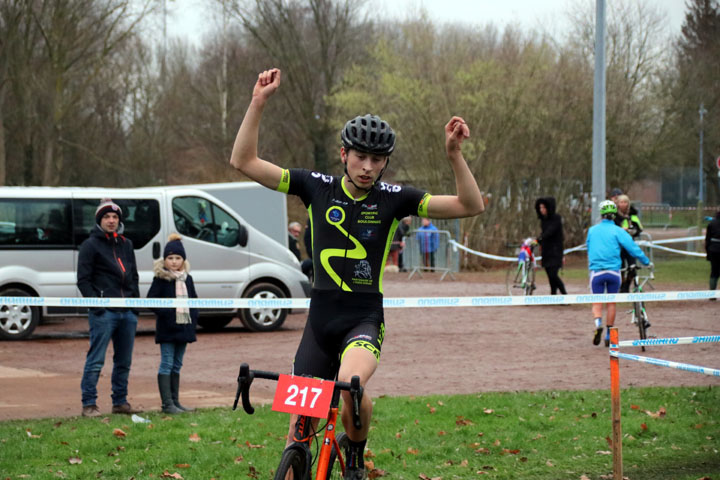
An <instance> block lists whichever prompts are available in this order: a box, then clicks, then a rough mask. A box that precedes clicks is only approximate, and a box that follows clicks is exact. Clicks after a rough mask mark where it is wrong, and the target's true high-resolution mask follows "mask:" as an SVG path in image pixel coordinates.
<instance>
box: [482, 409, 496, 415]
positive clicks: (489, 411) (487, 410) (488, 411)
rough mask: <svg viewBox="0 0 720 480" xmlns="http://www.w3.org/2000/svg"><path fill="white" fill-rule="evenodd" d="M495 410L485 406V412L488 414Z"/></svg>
mask: <svg viewBox="0 0 720 480" xmlns="http://www.w3.org/2000/svg"><path fill="white" fill-rule="evenodd" d="M494 411H495V410H493V409H492V408H485V409H483V412H484V413H487V414H488V415H490V414H491V413H493V412H494Z"/></svg>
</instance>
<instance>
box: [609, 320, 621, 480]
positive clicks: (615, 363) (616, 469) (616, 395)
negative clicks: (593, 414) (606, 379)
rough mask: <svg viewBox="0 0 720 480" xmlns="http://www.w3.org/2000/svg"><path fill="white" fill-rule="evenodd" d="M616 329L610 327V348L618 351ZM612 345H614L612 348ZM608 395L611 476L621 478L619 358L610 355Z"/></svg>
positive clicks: (615, 478)
mask: <svg viewBox="0 0 720 480" xmlns="http://www.w3.org/2000/svg"><path fill="white" fill-rule="evenodd" d="M617 344H618V330H617V328H615V327H613V328H611V329H610V350H611V351H615V352H617V351H618V347H617ZM613 345H615V347H614V348H613ZM610 397H611V399H612V452H613V478H614V480H623V468H622V427H621V426H620V359H619V358H617V357H614V356H612V355H611V356H610Z"/></svg>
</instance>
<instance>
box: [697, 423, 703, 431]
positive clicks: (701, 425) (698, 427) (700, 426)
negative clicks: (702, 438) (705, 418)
mask: <svg viewBox="0 0 720 480" xmlns="http://www.w3.org/2000/svg"><path fill="white" fill-rule="evenodd" d="M704 426H705V425H703V424H702V423H698V424H697V425H695V430H700V429H701V428H703V427H704Z"/></svg>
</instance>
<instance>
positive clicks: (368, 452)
mask: <svg viewBox="0 0 720 480" xmlns="http://www.w3.org/2000/svg"><path fill="white" fill-rule="evenodd" d="M363 457H365V458H375V454H374V453H373V452H372V450H370V449H369V448H368V449H367V450H365V453H364V454H363Z"/></svg>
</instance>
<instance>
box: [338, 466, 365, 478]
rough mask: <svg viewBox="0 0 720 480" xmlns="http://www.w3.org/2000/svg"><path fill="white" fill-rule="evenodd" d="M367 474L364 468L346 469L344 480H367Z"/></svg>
mask: <svg viewBox="0 0 720 480" xmlns="http://www.w3.org/2000/svg"><path fill="white" fill-rule="evenodd" d="M366 478H367V472H366V471H365V469H364V468H346V469H345V476H343V480H365V479H366Z"/></svg>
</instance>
